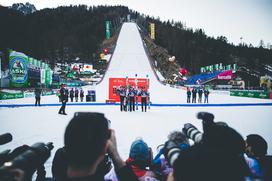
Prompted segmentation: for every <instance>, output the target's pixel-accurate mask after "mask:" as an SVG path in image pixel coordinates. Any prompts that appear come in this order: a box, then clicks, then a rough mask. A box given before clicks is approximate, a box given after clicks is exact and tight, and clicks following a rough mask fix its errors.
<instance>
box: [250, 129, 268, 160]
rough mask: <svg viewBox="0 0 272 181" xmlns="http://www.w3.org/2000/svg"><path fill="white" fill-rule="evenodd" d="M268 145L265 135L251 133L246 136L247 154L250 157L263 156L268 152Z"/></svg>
mask: <svg viewBox="0 0 272 181" xmlns="http://www.w3.org/2000/svg"><path fill="white" fill-rule="evenodd" d="M267 149H268V145H267V142H266V141H265V139H264V138H263V137H261V136H260V135H257V134H250V135H248V136H247V138H246V150H245V151H246V154H247V155H248V156H250V157H263V156H265V155H266V154H267Z"/></svg>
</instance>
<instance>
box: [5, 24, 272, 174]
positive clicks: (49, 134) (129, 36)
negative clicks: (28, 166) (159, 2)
mask: <svg viewBox="0 0 272 181" xmlns="http://www.w3.org/2000/svg"><path fill="white" fill-rule="evenodd" d="M135 74H138V77H139V78H140V77H143V78H145V77H146V75H147V74H148V76H149V78H150V92H151V101H152V102H153V103H182V104H185V103H186V95H185V91H184V90H182V89H177V88H171V87H169V86H164V85H162V84H161V83H159V82H158V81H157V79H156V77H155V75H154V73H153V70H152V69H151V67H150V64H149V61H148V58H147V57H146V55H145V52H144V49H143V44H142V40H141V38H140V35H139V32H138V29H137V26H136V25H135V24H134V23H125V24H124V25H123V27H122V29H121V32H120V35H119V38H118V41H117V46H116V49H115V52H114V54H113V57H112V59H111V63H110V66H109V70H108V72H107V73H106V75H105V78H104V79H103V81H102V82H101V83H100V84H99V85H97V86H96V94H97V102H105V100H106V99H108V89H109V88H108V84H109V82H108V79H109V78H110V77H122V78H124V77H126V76H129V77H135ZM84 89H85V90H89V89H91V87H90V86H87V87H84ZM85 92H87V91H85ZM209 101H210V103H211V104H212V103H271V102H272V100H264V99H253V98H242V97H231V96H229V94H228V92H224V93H222V94H220V92H213V93H211V94H210V100H209ZM33 103H34V98H22V99H17V100H5V101H1V102H0V104H1V105H4V104H33ZM45 103H46V104H48V103H58V98H57V97H56V95H52V96H43V97H42V99H41V104H45ZM58 109H59V107H58V106H42V107H15V108H3V107H0V115H1V117H0V118H1V120H0V122H1V126H0V134H3V133H6V132H10V133H11V134H12V135H13V141H12V142H11V143H8V144H6V145H2V146H1V147H0V151H3V150H5V149H13V148H16V147H18V146H20V145H22V144H29V145H32V144H34V143H35V142H39V141H41V142H54V145H55V148H54V150H53V152H52V156H51V157H50V159H49V160H48V161H47V163H46V169H47V176H50V175H51V163H52V160H53V155H54V153H55V151H56V149H57V148H59V147H62V146H63V134H64V130H65V127H66V125H67V124H68V122H69V120H70V119H71V118H72V116H73V114H74V112H77V111H97V112H103V113H105V115H106V117H107V118H109V119H110V120H111V122H112V125H111V127H112V128H113V129H115V130H116V135H117V142H118V149H119V152H120V154H121V156H122V157H123V159H126V158H127V156H128V153H129V148H130V144H131V142H132V141H133V140H134V139H135V138H137V137H142V138H143V139H144V140H145V141H146V142H147V143H148V144H149V145H150V146H151V147H152V148H153V151H154V152H155V153H156V147H157V146H158V145H160V144H162V143H164V142H165V141H166V138H167V135H168V134H169V132H170V131H173V130H181V129H182V126H183V124H184V123H186V122H190V123H192V124H194V125H195V126H197V127H198V128H199V129H200V130H202V127H201V121H200V120H197V119H196V117H195V115H196V113H197V112H199V111H208V112H212V113H214V115H215V121H225V122H227V123H228V124H229V125H230V126H232V127H234V128H235V129H236V130H237V131H238V132H240V133H241V134H242V136H244V137H245V136H246V135H248V134H251V133H257V134H260V135H262V136H263V137H264V138H265V139H266V140H267V142H268V145H269V154H272V146H271V145H272V134H271V131H272V130H271V115H272V114H271V113H272V109H271V106H247V107H245V106H240V107H216V106H214V107H201V106H199V107H151V109H150V110H148V112H146V113H142V112H141V111H140V110H139V111H136V112H120V111H119V107H118V106H87V105H83V106H82V105H81V106H79V105H68V106H67V109H66V110H67V111H66V112H67V113H68V115H67V116H63V115H59V114H57V112H58Z"/></svg>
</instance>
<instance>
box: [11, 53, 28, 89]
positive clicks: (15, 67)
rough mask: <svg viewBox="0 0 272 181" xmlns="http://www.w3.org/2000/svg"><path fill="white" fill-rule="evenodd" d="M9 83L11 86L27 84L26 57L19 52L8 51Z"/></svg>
mask: <svg viewBox="0 0 272 181" xmlns="http://www.w3.org/2000/svg"><path fill="white" fill-rule="evenodd" d="M9 70H10V84H11V86H12V87H26V86H27V85H28V57H27V56H26V55H25V54H23V53H20V52H16V51H10V53H9Z"/></svg>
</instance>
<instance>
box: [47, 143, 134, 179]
mask: <svg viewBox="0 0 272 181" xmlns="http://www.w3.org/2000/svg"><path fill="white" fill-rule="evenodd" d="M67 168H68V161H67V155H66V152H65V149H64V148H60V149H58V150H57V151H56V153H55V156H54V159H53V164H52V175H53V178H54V180H55V181H104V175H105V174H106V173H107V172H105V171H104V167H102V166H101V165H100V166H99V167H98V168H97V171H96V174H95V175H89V176H85V177H78V178H67V176H66V172H67ZM115 172H116V174H117V176H118V179H119V181H138V178H137V177H136V175H135V174H134V173H133V171H132V169H131V167H130V166H129V165H126V166H124V167H122V168H120V169H118V170H115Z"/></svg>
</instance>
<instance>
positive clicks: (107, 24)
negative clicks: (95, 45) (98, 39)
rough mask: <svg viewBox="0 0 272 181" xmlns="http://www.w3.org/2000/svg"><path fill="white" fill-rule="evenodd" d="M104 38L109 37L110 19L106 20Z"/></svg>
mask: <svg viewBox="0 0 272 181" xmlns="http://www.w3.org/2000/svg"><path fill="white" fill-rule="evenodd" d="M106 39H110V21H106Z"/></svg>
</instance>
